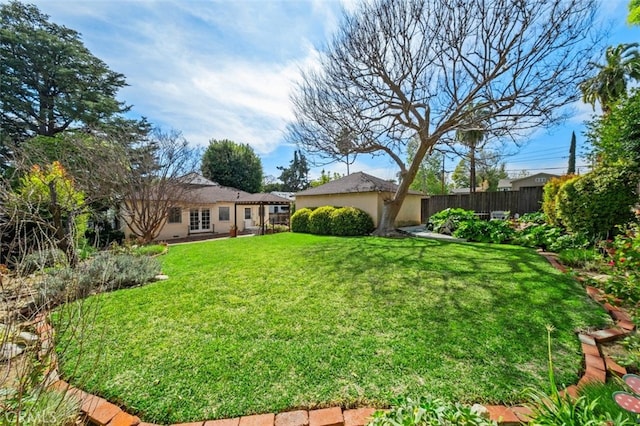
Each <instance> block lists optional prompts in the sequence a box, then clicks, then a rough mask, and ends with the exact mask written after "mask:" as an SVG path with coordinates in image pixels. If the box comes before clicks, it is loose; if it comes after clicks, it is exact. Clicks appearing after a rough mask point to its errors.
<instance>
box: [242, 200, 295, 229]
mask: <svg viewBox="0 0 640 426" xmlns="http://www.w3.org/2000/svg"><path fill="white" fill-rule="evenodd" d="M256 205H257V206H260V207H259V209H258V211H259V216H260V224H259V226H260V230H261V233H262V235H264V233H265V225H266V223H265V220H264V216H265V211H264V206H289V220H288V223H289V229H291V200H289V199H287V198H283V197H279V196H277V195H273V194H268V193H260V194H249V195H245V196H244V197H241V198H238V199H237V200H236V201H235V204H234V212H233V213H234V214H233V225H234V226H235V227H236V229H237V228H238V206H256Z"/></svg>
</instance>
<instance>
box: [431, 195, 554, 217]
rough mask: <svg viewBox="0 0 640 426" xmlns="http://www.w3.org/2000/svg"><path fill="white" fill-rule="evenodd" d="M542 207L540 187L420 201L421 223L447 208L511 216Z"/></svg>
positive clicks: (441, 196) (446, 196) (437, 197)
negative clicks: (505, 212) (493, 212)
mask: <svg viewBox="0 0 640 426" xmlns="http://www.w3.org/2000/svg"><path fill="white" fill-rule="evenodd" d="M541 205H542V187H525V188H520V190H519V191H500V192H476V193H474V194H456V195H432V196H430V197H428V198H423V199H422V209H421V221H422V223H427V222H428V221H429V218H430V217H431V216H432V215H433V214H435V213H438V212H439V211H442V210H445V209H448V208H461V209H465V210H473V211H475V212H478V213H480V212H485V213H489V212H492V211H496V210H502V211H509V212H511V214H512V215H514V214H516V213H517V214H519V215H520V216H522V215H523V214H525V213H533V212H537V211H539V210H540V207H541Z"/></svg>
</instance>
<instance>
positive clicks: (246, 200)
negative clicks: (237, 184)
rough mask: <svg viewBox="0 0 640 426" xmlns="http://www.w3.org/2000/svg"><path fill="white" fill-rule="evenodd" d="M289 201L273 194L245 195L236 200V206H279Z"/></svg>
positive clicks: (289, 201)
mask: <svg viewBox="0 0 640 426" xmlns="http://www.w3.org/2000/svg"><path fill="white" fill-rule="evenodd" d="M289 203H291V200H288V199H286V198H282V197H278V196H277V195H274V194H267V193H264V192H263V193H259V194H247V195H243V196H242V197H240V198H238V199H237V200H236V204H271V205H280V204H289Z"/></svg>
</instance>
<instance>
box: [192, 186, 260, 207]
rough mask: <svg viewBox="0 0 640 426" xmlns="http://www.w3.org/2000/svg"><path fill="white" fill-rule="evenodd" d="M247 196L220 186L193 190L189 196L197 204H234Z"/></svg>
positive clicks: (233, 189) (237, 190) (239, 191)
mask: <svg viewBox="0 0 640 426" xmlns="http://www.w3.org/2000/svg"><path fill="white" fill-rule="evenodd" d="M248 195H251V194H249V193H248V192H244V191H241V190H239V189H236V188H230V187H228V186H222V185H215V186H213V185H209V186H202V187H198V188H195V189H194V190H193V192H191V193H190V196H192V197H193V199H194V201H195V202H198V203H207V204H209V203H220V202H229V203H234V202H236V201H237V200H238V199H240V198H244V197H246V196H248Z"/></svg>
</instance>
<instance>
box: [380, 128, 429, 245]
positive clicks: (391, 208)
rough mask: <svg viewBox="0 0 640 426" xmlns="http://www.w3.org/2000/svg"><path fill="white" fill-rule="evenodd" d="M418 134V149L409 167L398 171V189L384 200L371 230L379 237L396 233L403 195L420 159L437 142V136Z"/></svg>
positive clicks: (406, 192) (418, 166)
mask: <svg viewBox="0 0 640 426" xmlns="http://www.w3.org/2000/svg"><path fill="white" fill-rule="evenodd" d="M424 128H425V129H426V126H424ZM425 133H426V131H425ZM418 136H419V137H420V146H418V149H417V150H416V154H415V156H414V157H413V161H412V162H411V165H410V166H409V169H408V170H403V171H401V172H400V173H401V174H400V175H401V179H402V180H401V181H400V185H398V189H397V190H396V193H395V194H394V195H393V198H392V199H390V200H385V202H384V205H383V206H382V217H381V218H380V222H379V223H378V227H377V228H376V230H375V231H374V232H373V235H377V236H380V237H385V236H386V237H389V236H393V235H396V230H395V229H396V228H395V221H396V217H397V216H398V213H399V212H400V208H401V207H402V203H404V199H405V197H406V196H407V194H408V193H409V186H410V185H411V183H412V182H413V180H414V179H415V178H416V175H417V174H418V170H419V169H420V164H422V160H424V157H425V155H426V154H427V151H428V150H429V148H431V147H432V146H433V145H434V144H435V143H436V142H437V138H433V137H429V136H428V135H427V134H419V135H418Z"/></svg>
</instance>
